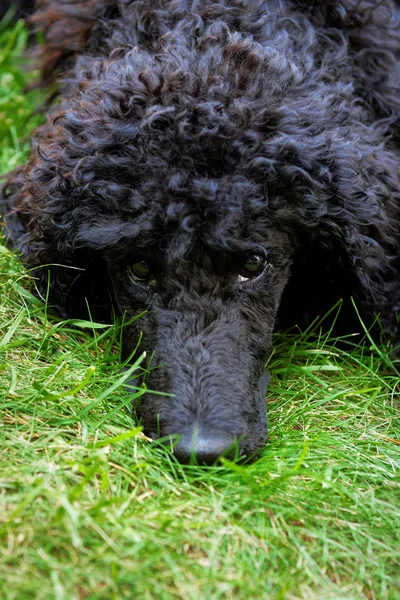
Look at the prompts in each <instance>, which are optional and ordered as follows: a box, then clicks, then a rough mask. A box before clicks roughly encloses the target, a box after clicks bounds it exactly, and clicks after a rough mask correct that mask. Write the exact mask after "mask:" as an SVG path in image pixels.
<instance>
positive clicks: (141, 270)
mask: <svg viewBox="0 0 400 600" xmlns="http://www.w3.org/2000/svg"><path fill="white" fill-rule="evenodd" d="M128 270H129V273H130V275H131V277H132V279H134V280H135V281H137V282H138V283H145V284H146V285H154V284H155V278H154V273H153V270H152V268H151V265H150V264H149V263H148V262H147V260H145V259H144V258H138V259H137V260H136V261H135V262H134V263H132V264H130V265H129V267H128Z"/></svg>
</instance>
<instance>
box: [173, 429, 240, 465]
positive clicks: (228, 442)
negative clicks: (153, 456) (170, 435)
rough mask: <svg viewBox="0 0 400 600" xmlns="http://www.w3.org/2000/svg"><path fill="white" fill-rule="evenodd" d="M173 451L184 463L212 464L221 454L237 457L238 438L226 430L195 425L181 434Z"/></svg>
mask: <svg viewBox="0 0 400 600" xmlns="http://www.w3.org/2000/svg"><path fill="white" fill-rule="evenodd" d="M173 451H174V455H175V456H176V458H177V459H178V460H179V462H180V463H182V464H189V463H194V464H196V463H197V464H199V465H212V464H214V463H215V462H216V461H217V460H218V458H219V457H221V456H224V457H226V458H231V459H232V458H235V457H237V455H238V440H237V439H236V438H235V437H234V436H233V435H231V434H230V433H227V432H225V431H222V430H219V429H211V428H205V427H198V426H197V425H195V426H194V427H193V428H192V429H190V430H188V431H185V432H184V433H183V434H181V436H180V439H179V440H178V442H177V443H176V444H175V445H174V449H173Z"/></svg>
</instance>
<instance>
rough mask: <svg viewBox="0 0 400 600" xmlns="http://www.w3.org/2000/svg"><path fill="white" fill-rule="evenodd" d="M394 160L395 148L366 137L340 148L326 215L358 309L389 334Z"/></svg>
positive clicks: (395, 227)
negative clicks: (346, 262) (353, 283)
mask: <svg viewBox="0 0 400 600" xmlns="http://www.w3.org/2000/svg"><path fill="white" fill-rule="evenodd" d="M368 142H370V143H368ZM347 152H348V155H347ZM399 158H400V157H399V155H398V153H397V152H396V150H395V148H388V147H385V146H384V145H383V144H381V145H379V146H377V144H376V143H374V140H370V141H369V140H368V135H365V139H363V141H360V140H357V141H356V143H355V144H354V146H352V147H351V148H350V150H347V151H344V149H342V155H341V158H340V161H339V173H338V177H337V180H336V182H337V191H336V199H335V202H334V203H333V204H332V206H331V208H330V210H329V211H328V221H329V222H330V223H331V226H332V227H333V226H334V227H335V230H336V236H337V238H340V239H341V240H342V247H343V248H345V249H346V251H347V253H348V256H349V259H350V267H351V269H352V271H353V273H354V274H355V276H356V278H357V280H358V282H359V286H360V294H359V301H360V304H364V306H366V307H367V309H369V311H370V312H371V313H372V314H376V315H377V314H379V315H380V319H381V323H382V325H383V326H384V328H385V329H387V330H388V331H391V332H392V333H395V334H396V332H397V327H398V326H397V325H396V312H398V311H399V309H400V278H399V272H400V167H399V164H400V163H399ZM332 224H334V225H332ZM356 300H357V298H356Z"/></svg>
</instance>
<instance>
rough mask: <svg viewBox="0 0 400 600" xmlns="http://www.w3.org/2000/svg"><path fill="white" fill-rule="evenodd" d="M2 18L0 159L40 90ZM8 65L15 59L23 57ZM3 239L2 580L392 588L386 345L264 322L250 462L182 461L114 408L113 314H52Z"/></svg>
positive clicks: (12, 590) (392, 453)
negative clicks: (265, 424)
mask: <svg viewBox="0 0 400 600" xmlns="http://www.w3.org/2000/svg"><path fill="white" fill-rule="evenodd" d="M24 42H25V32H24V30H23V29H22V28H21V27H20V26H18V27H17V28H16V29H13V30H10V29H8V30H7V31H3V32H2V33H1V34H0V103H1V111H0V112H1V114H0V132H1V133H0V136H1V139H2V140H3V141H2V144H1V154H0V169H1V170H2V171H3V172H5V171H7V170H8V169H10V168H13V167H14V166H15V165H16V164H17V163H20V162H21V161H23V160H24V157H26V152H27V143H26V142H22V143H21V142H19V141H18V140H19V139H22V140H24V139H25V138H26V136H27V135H28V131H29V128H31V127H32V126H33V123H32V122H27V115H28V114H29V112H30V111H31V110H32V108H34V107H35V106H36V105H37V103H38V101H39V97H38V95H37V94H33V95H32V94H30V95H29V94H25V93H24V92H23V85H24V82H25V81H26V79H27V77H28V75H27V74H26V73H25V74H24V73H23V71H21V70H20V69H21V64H20V63H19V62H18V61H17V60H16V59H17V57H19V56H20V55H21V53H22V49H23V46H24ZM21 73H22V74H21ZM30 288H31V285H30V281H29V278H28V275H27V274H26V273H25V272H24V270H23V268H22V267H21V265H20V264H19V262H18V261H17V260H16V258H15V257H14V256H13V255H12V254H10V253H9V252H8V251H7V250H6V249H5V248H4V247H1V248H0V298H1V299H0V411H1V419H0V538H1V540H0V598H1V599H2V600H11V599H18V600H20V599H25V598H26V599H28V598H29V599H50V598H54V599H57V600H63V599H65V600H69V599H71V600H72V599H79V600H80V599H86V598H90V599H91V600H92V599H93V600H94V599H96V600H97V599H104V600H109V599H120V598H121V599H122V598H126V599H128V598H129V599H131V598H145V599H146V598H149V599H150V598H183V599H194V600H199V599H203V598H204V599H207V600H208V599H225V598H226V599H231V598H239V599H241V598H249V599H255V598H256V599H258V598H262V599H268V600H269V599H274V600H275V599H276V600H295V599H297V600H303V599H310V600H311V599H312V600H316V599H318V600H344V599H346V600H350V599H352V600H360V599H367V600H385V599H390V600H397V599H399V598H400V578H399V573H400V479H399V462H400V435H399V432H400V424H399V414H400V411H399V391H400V387H399V386H400V379H399V376H398V374H396V369H395V366H396V365H395V364H393V363H392V362H391V360H390V358H389V357H388V355H387V349H386V348H376V347H375V346H373V345H372V344H371V345H368V344H367V345H366V346H364V348H363V349H360V348H358V349H354V350H353V351H351V352H346V351H344V350H340V349H338V348H337V347H336V345H335V341H334V340H328V339H327V338H323V337H322V338H316V337H313V336H312V335H310V334H309V335H307V334H302V335H301V334H297V335H286V336H285V335H277V336H276V337H275V353H274V355H273V356H272V358H271V360H270V362H269V369H270V372H271V374H272V383H271V386H270V388H269V390H268V410H269V423H270V437H269V442H268V444H267V446H266V447H265V450H264V451H263V454H262V456H261V458H260V459H259V460H258V461H257V462H256V463H255V464H253V465H250V466H246V467H243V466H238V465H234V464H229V463H228V462H225V463H224V464H221V465H220V466H218V467H210V468H199V467H195V466H187V467H182V466H180V465H179V464H177V463H176V462H175V461H174V459H173V458H172V457H171V456H170V455H169V454H168V452H167V451H166V450H163V449H162V448H160V447H159V446H157V445H156V444H150V443H149V442H148V441H146V439H143V436H142V434H141V433H140V431H138V430H137V429H136V428H135V424H134V423H133V422H132V420H131V418H130V415H129V404H130V401H131V398H130V397H129V395H128V393H127V392H126V390H125V389H124V385H123V380H124V378H123V377H122V376H121V372H120V360H119V351H118V339H119V337H120V329H119V327H118V326H117V325H113V326H103V327H99V328H96V327H94V326H93V327H92V326H90V324H86V325H85V324H84V323H83V324H82V323H80V324H79V323H73V322H60V321H58V320H56V319H54V318H53V317H50V316H49V315H48V314H47V311H46V307H45V305H44V304H43V303H41V302H40V301H38V300H37V299H35V298H34V297H33V296H32V295H31V294H30V292H29V289H30Z"/></svg>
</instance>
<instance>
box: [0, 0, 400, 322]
mask: <svg viewBox="0 0 400 600" xmlns="http://www.w3.org/2000/svg"><path fill="white" fill-rule="evenodd" d="M143 4H144V3H136V2H117V1H116V0H112V1H111V0H110V1H107V0H102V1H101V2H94V1H93V0H83V1H82V2H75V1H71V2H66V1H64V0H63V1H57V0H42V1H41V2H40V3H39V11H38V12H37V13H36V15H35V16H34V17H33V19H32V22H35V23H38V24H40V26H41V27H42V28H44V30H45V39H46V44H45V46H44V51H43V56H42V60H43V63H42V64H43V65H44V66H43V80H44V82H46V83H47V82H48V81H49V79H50V78H51V77H52V76H54V75H52V73H54V72H56V73H58V72H59V71H60V70H61V69H62V68H66V66H67V65H68V64H70V65H71V68H70V70H69V74H70V78H69V80H68V88H67V89H66V91H65V97H66V99H65V100H64V102H63V104H62V105H61V107H60V108H59V109H58V111H57V112H56V113H55V114H54V115H53V116H52V117H51V118H50V120H49V122H48V124H47V125H46V126H45V127H44V128H42V129H41V130H40V131H39V133H38V146H37V148H36V149H35V150H34V151H33V154H32V158H31V161H30V163H29V164H28V165H27V167H26V168H25V170H19V171H18V172H17V174H16V175H15V176H12V177H11V180H13V182H12V183H11V184H8V186H6V188H5V192H4V197H5V200H3V203H4V202H7V204H8V205H9V206H12V210H11V214H10V217H9V223H10V227H11V229H14V232H16V236H17V237H18V239H19V242H18V245H19V247H20V249H21V251H22V253H23V255H24V260H25V262H26V264H27V265H28V267H32V268H37V269H38V271H37V276H38V278H39V288H40V290H41V293H43V294H45V293H46V290H47V287H48V277H49V273H50V281H51V284H50V285H51V302H52V303H54V304H56V305H57V307H58V309H59V310H60V312H61V313H62V314H63V315H65V316H71V315H73V316H75V315H76V314H82V313H86V310H87V309H86V301H88V302H89V303H90V305H91V306H94V307H97V308H98V311H99V313H100V314H104V311H106V310H107V306H109V299H108V292H107V286H108V282H107V278H106V275H105V274H106V267H105V262H104V256H103V254H102V251H101V245H102V244H105V245H106V243H107V240H106V239H104V240H102V241H101V242H100V241H97V242H96V241H94V240H93V239H91V241H89V240H90V236H91V235H92V236H93V231H94V229H92V230H91V231H92V232H91V231H90V228H91V226H95V225H96V219H97V216H98V215H100V216H101V215H102V216H103V220H104V219H106V220H107V219H108V220H109V222H110V224H111V226H112V223H113V218H114V217H115V215H121V216H124V215H125V216H126V218H127V219H131V220H134V219H136V223H137V227H138V228H139V227H144V228H145V227H146V226H147V225H146V222H145V221H143V222H142V221H141V220H140V219H141V215H142V214H143V213H144V212H146V206H147V203H148V202H149V199H150V198H151V199H152V200H153V196H154V195H156V196H157V194H159V193H160V192H159V189H156V185H155V181H156V179H157V177H158V171H159V172H160V173H165V174H167V173H168V172H169V170H170V169H171V165H173V164H176V162H177V161H183V162H182V164H184V165H187V166H184V167H183V170H185V169H187V171H190V172H192V173H194V176H195V177H197V178H198V179H199V178H200V177H201V176H203V175H204V173H206V174H208V176H209V177H211V178H212V177H214V178H215V179H218V177H219V176H220V175H221V173H229V172H230V171H231V170H232V169H235V170H236V172H237V173H238V175H240V176H241V177H242V178H243V181H244V182H245V185H248V186H249V190H250V189H251V188H250V186H251V185H253V188H254V185H257V186H258V187H259V189H261V190H262V193H263V194H264V195H265V197H266V198H267V199H268V211H269V218H270V222H271V223H273V224H274V225H276V226H278V227H280V228H283V229H285V230H287V231H288V232H289V233H290V235H291V236H293V240H294V244H295V245H296V258H295V262H294V266H293V273H292V280H291V281H292V283H290V284H289V287H288V290H287V293H286V297H284V299H283V305H285V304H287V305H289V306H290V304H291V303H290V294H291V293H293V290H299V291H301V292H302V294H303V297H304V298H306V300H305V301H304V302H303V303H301V302H299V303H298V306H301V309H302V311H303V316H304V315H306V314H310V318H312V315H313V313H314V312H315V310H320V309H321V310H323V308H327V306H325V307H324V306H320V305H321V304H322V305H323V304H324V303H325V302H326V303H329V304H332V303H333V302H334V301H335V299H336V297H341V296H350V295H353V296H354V297H355V298H356V301H359V302H360V304H361V305H362V307H363V309H364V310H365V313H366V314H369V315H370V316H371V317H373V315H374V314H375V313H379V314H380V317H381V320H382V322H383V324H384V327H385V328H386V329H387V330H388V331H391V332H394V333H395V334H397V333H398V332H397V324H396V318H395V313H396V311H398V310H399V304H400V283H399V270H400V264H399V255H400V248H399V245H400V242H399V240H400V231H399V229H400V225H399V224H400V214H399V213H400V196H399V194H400V174H399V164H400V162H399V158H400V152H399V149H398V142H399V130H400V128H399V124H400V70H399V67H398V61H399V49H400V29H399V25H398V19H397V21H396V19H395V16H396V15H397V17H398V10H397V9H396V8H395V6H394V4H393V3H392V2H391V1H390V0H386V1H384V2H380V3H378V5H377V3H376V2H375V1H374V0H346V1H342V2H336V1H326V2H325V1H324V2H322V0H314V1H313V2H308V1H307V2H306V1H305V0H294V1H293V2H282V3H280V7H279V9H277V11H278V12H277V14H272V13H271V9H270V8H269V3H267V2H263V1H262V0H257V1H256V2H248V3H243V2H241V3H236V2H221V3H218V5H217V4H215V3H208V2H206V1H205V0H204V1H203V2H200V9H198V12H196V10H197V9H196V6H197V3H193V2H190V1H186V2H185V1H183V0H182V2H178V3H177V2H172V3H167V5H168V6H167V8H166V7H165V2H164V3H163V2H161V1H159V0H153V1H152V2H151V3H149V4H150V5H149V7H147V8H146V7H145V6H143ZM288 17H289V18H288ZM127 23H128V24H130V25H129V27H127ZM132 23H133V25H132ZM188 23H189V25H190V26H187V24H188ZM282 23H284V25H282ZM65 31H67V32H68V35H65ZM194 31H195V33H196V35H195V37H196V43H195V41H194V33H193V32H194ZM138 46H140V48H141V49H140V50H139V49H138ZM101 53H105V58H102V57H101ZM73 55H75V59H72V56H73ZM77 90H78V94H76V91H77ZM196 161H197V163H196ZM202 161H203V162H202ZM196 169H197V171H196ZM143 173H145V174H146V176H147V177H148V180H146V181H143ZM159 177H161V175H159ZM152 181H153V184H154V185H153V188H151V183H152ZM159 185H161V184H159ZM160 203H161V200H160ZM182 204H184V201H182ZM15 211H17V212H15ZM3 212H4V209H3ZM17 215H19V216H17ZM21 224H22V225H23V226H24V227H25V228H26V229H27V234H26V235H24V236H21V235H20V233H21ZM115 227H117V225H115ZM163 227H164V225H163ZM83 229H85V231H83ZM327 263H328V264H327ZM56 264H57V265H58V266H54V265H56ZM41 265H53V266H49V267H42V268H39V267H40V266H41ZM80 269H82V271H80ZM321 271H322V272H321ZM305 282H309V290H308V291H307V289H306V288H307V287H308V286H307V285H306V284H305ZM321 290H325V291H324V292H322V291H321ZM297 293H298V292H297V291H296V294H297ZM282 312H283V313H284V312H285V311H282ZM288 312H290V310H289V311H288Z"/></svg>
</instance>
